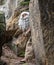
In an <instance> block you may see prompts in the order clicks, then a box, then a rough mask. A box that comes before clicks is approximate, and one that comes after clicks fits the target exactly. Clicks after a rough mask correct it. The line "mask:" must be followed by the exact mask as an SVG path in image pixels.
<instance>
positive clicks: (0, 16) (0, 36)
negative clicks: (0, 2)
mask: <svg viewBox="0 0 54 65" xmlns="http://www.w3.org/2000/svg"><path fill="white" fill-rule="evenodd" d="M4 17H5V16H4V13H3V12H0V57H1V54H2V45H3V44H4V42H5V30H6V24H5V18H4Z"/></svg>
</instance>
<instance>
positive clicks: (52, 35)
mask: <svg viewBox="0 0 54 65" xmlns="http://www.w3.org/2000/svg"><path fill="white" fill-rule="evenodd" d="M53 4H54V0H31V2H30V21H31V23H30V24H31V30H32V42H33V47H34V51H35V56H36V64H37V65H54V19H53V18H54V16H53V15H54V14H53V13H54V9H53Z"/></svg>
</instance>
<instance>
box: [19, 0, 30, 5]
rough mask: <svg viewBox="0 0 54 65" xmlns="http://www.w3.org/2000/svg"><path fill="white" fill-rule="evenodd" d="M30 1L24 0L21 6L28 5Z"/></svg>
mask: <svg viewBox="0 0 54 65" xmlns="http://www.w3.org/2000/svg"><path fill="white" fill-rule="evenodd" d="M29 2H30V1H23V2H21V3H20V5H21V6H26V5H27V6H28V5H29Z"/></svg>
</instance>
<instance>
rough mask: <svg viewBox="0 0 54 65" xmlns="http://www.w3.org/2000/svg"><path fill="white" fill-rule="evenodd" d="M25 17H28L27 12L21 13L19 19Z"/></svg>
mask: <svg viewBox="0 0 54 65" xmlns="http://www.w3.org/2000/svg"><path fill="white" fill-rule="evenodd" d="M26 16H29V12H22V13H21V15H20V18H24V17H26Z"/></svg>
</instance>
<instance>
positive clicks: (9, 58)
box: [1, 46, 35, 65]
mask: <svg viewBox="0 0 54 65" xmlns="http://www.w3.org/2000/svg"><path fill="white" fill-rule="evenodd" d="M22 59H23V57H17V56H16V55H15V54H14V53H13V51H11V50H10V48H9V47H7V46H4V47H3V54H2V56H1V60H2V61H4V62H6V63H7V65H35V62H27V63H20V60H22Z"/></svg>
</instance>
